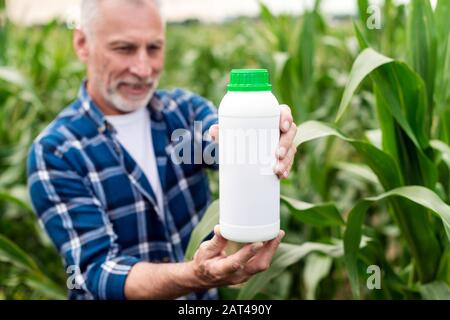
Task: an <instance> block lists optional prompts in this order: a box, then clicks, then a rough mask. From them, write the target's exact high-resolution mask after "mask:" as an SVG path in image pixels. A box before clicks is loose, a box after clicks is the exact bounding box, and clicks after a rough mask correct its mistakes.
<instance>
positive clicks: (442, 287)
mask: <svg viewBox="0 0 450 320" xmlns="http://www.w3.org/2000/svg"><path fill="white" fill-rule="evenodd" d="M420 293H421V294H422V297H423V298H424V299H426V300H450V287H449V286H448V285H447V284H446V283H445V282H443V281H435V282H432V283H427V284H424V285H422V286H421V287H420Z"/></svg>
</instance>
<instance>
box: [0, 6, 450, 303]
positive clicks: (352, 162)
mask: <svg viewBox="0 0 450 320" xmlns="http://www.w3.org/2000/svg"><path fill="white" fill-rule="evenodd" d="M449 2H450V1H446V0H440V1H428V0H419V1H417V0H412V1H393V0H385V1H382V0H380V1H368V0H346V1H338V0H328V1H326V0H323V1H319V0H317V1H307V0H305V1H302V0H266V1H256V0H255V1H252V0H228V1H220V0H214V1H213V0H189V1H181V0H162V1H161V3H162V6H163V13H164V16H165V17H166V19H167V20H168V28H167V58H166V68H165V72H164V74H163V78H162V80H161V83H160V87H161V88H175V87H183V88H186V89H189V90H192V91H194V92H197V93H199V94H200V95H202V96H204V97H206V98H208V99H210V100H211V101H212V102H213V103H215V104H216V105H218V103H219V102H220V99H221V98H222V97H223V95H224V93H225V87H226V83H227V81H228V73H229V71H230V70H231V69H232V68H267V69H269V70H270V73H271V80H272V83H273V85H274V93H275V95H276V96H277V98H278V100H279V102H280V103H286V104H288V105H290V106H291V108H292V110H293V114H294V118H295V121H296V123H297V124H302V123H304V122H305V121H308V120H317V121H321V122H323V123H332V122H334V120H335V117H336V115H337V111H338V108H339V105H340V103H341V99H342V96H343V93H344V90H345V88H346V85H347V84H348V83H349V81H351V80H352V79H353V77H352V73H351V70H352V66H353V64H354V63H355V60H356V59H357V57H358V55H359V54H360V53H361V52H362V50H363V49H364V48H365V47H371V48H372V49H373V50H376V51H377V52H379V53H381V54H383V55H385V56H388V57H391V58H393V59H395V61H398V62H399V64H400V63H404V68H405V69H407V70H406V71H408V72H409V71H410V73H405V74H408V75H410V74H414V75H417V78H414V77H415V76H414V77H413V78H414V79H413V80H414V81H417V82H411V83H412V84H411V87H413V88H416V89H417V88H419V89H417V90H419V91H420V90H422V89H423V96H426V97H427V99H426V100H427V105H426V107H427V110H428V111H427V112H428V114H429V115H430V116H431V118H432V119H431V120H430V121H431V124H430V126H429V127H427V134H426V138H427V139H429V140H430V141H431V140H432V139H434V140H439V142H440V143H442V144H443V146H442V145H441V148H440V150H441V152H442V154H443V155H442V154H441V153H439V152H433V151H431V149H430V147H429V145H428V143H425V144H424V145H422V147H423V150H422V149H421V150H419V151H420V152H419V151H418V152H419V153H420V155H422V154H424V155H425V156H426V157H428V158H429V159H430V163H432V169H429V170H430V172H425V173H424V175H425V176H427V175H428V174H429V175H430V176H431V175H433V176H436V177H437V178H436V179H435V180H436V181H434V183H432V184H431V185H429V184H428V182H427V180H426V179H425V180H424V181H422V180H420V179H419V180H415V181H411V182H408V181H406V182H404V184H415V185H417V184H419V185H423V186H426V187H429V188H430V190H432V191H433V192H435V193H436V194H438V195H439V198H440V199H441V201H443V202H444V203H448V202H449V195H450V192H449V190H450V189H449V176H450V174H449V169H448V164H449V163H450V160H448V159H449V158H448V157H450V153H449V154H445V151H448V150H447V149H446V147H448V141H449V134H448V129H449V127H450V116H449V114H450V113H449V112H448V109H449V107H450V103H449V101H450V100H449V99H450V94H449V91H450V90H449V85H448V83H449V80H448V75H449V74H450V67H449V64H450V57H449V50H448V44H449V43H450V41H449V39H450V38H449V28H450V27H449V23H448V22H447V20H448V17H449V14H450V8H449ZM79 3H80V1H78V0H65V1H62V0H53V1H52V0H45V1H44V0H41V1H31V0H10V1H5V0H0V299H65V298H66V277H67V274H66V273H65V272H64V267H63V264H62V261H61V259H60V257H59V255H58V253H57V251H56V250H55V248H54V247H53V246H52V244H51V243H50V241H49V239H48V238H47V236H46V235H45V233H44V232H43V231H42V229H41V227H40V225H39V224H38V223H37V219H36V218H35V216H34V214H33V212H32V209H31V208H30V202H29V200H28V195H27V191H26V167H25V159H26V155H27V151H28V148H29V146H30V144H31V142H32V141H33V139H34V138H35V137H36V136H37V135H38V134H39V132H41V131H42V130H43V129H44V128H45V126H46V125H48V124H49V123H50V122H51V121H52V120H53V119H54V117H55V116H56V115H57V114H58V113H59V112H60V111H61V110H62V109H63V108H64V107H65V106H67V105H68V104H69V103H70V102H71V101H73V100H74V98H75V96H76V93H77V91H78V88H79V85H80V82H81V80H82V79H83V77H84V67H83V65H82V64H81V63H80V62H79V61H77V59H76V57H75V55H74V52H73V50H72V44H71V41H72V38H71V37H72V30H73V28H74V27H75V26H76V25H77V22H78V14H79ZM411 35H412V36H411ZM368 63H369V61H368ZM424 66H425V67H424ZM424 68H425V69H426V70H427V71H426V72H425V71H424ZM430 70H431V71H430ZM388 71H389V70H386V72H388ZM394 71H395V72H397V71H398V70H394ZM394 71H393V72H394ZM403 71H405V70H403ZM406 71H405V72H406ZM398 72H400V71H398ZM430 72H431V73H430ZM353 76H354V74H353ZM405 77H406V76H405ZM405 77H404V78H399V79H400V80H398V81H400V82H401V83H403V82H402V81H413V80H408V79H409V78H408V79H407V80H405V79H406V78H405ZM411 77H412V76H411ZM374 79H375V75H374V78H371V79H367V80H366V81H364V82H362V83H361V84H360V85H359V90H358V91H357V94H356V95H354V96H353V98H352V99H351V101H350V108H349V109H348V111H347V113H346V115H345V118H344V119H343V120H342V121H341V122H340V123H339V125H338V127H339V129H340V130H341V131H342V132H343V133H345V134H347V135H349V136H352V137H357V138H361V139H363V140H364V141H372V142H373V143H374V145H376V146H378V147H380V148H382V147H381V146H380V144H381V142H380V139H381V138H380V137H381V135H382V133H383V132H384V131H383V130H385V129H386V127H387V126H383V125H382V124H383V123H387V122H386V121H388V120H386V119H380V114H379V113H378V114H377V110H378V112H379V111H380V110H381V109H380V106H379V105H380V102H379V96H378V98H377V92H376V87H377V86H379V87H380V88H381V89H382V86H381V83H378V84H377V83H376V82H375V80H374ZM380 79H381V80H379V81H384V83H387V84H389V86H390V82H389V81H394V80H392V78H386V79H387V80H383V79H384V78H382V77H381V78H380ZM430 79H432V80H430ZM361 80H362V79H361ZM398 81H397V82H396V83H398ZM430 81H431V82H432V83H431V82H430ZM358 84H359V83H358ZM390 87H391V86H390ZM393 87H394V84H393V85H392V88H393ZM422 87H424V88H422ZM381 89H380V90H381ZM386 90H389V89H386ZM417 90H416V91H417ZM411 91H414V90H412V89H411ZM416 91H414V92H411V94H410V97H411V99H412V100H413V101H414V100H415V98H414V97H416V96H415V95H414V94H416ZM420 92H422V91H420ZM397 93H398V92H397ZM406 95H407V93H403V91H402V93H401V96H402V97H403V98H405V97H406ZM400 100H402V99H399V101H400ZM409 102H411V101H409ZM402 106H403V112H406V113H408V111H405V110H406V109H405V108H410V109H408V110H410V111H409V112H410V113H408V114H410V115H411V114H414V112H415V111H414V110H416V108H418V107H417V106H416V105H415V104H414V102H413V104H411V103H409V104H408V103H406V104H405V105H402ZM400 109H401V108H400ZM400 109H399V110H400ZM399 112H400V111H399ZM393 118H395V119H399V118H398V117H395V116H394V117H393ZM411 118H413V117H409V118H408V119H411ZM391 120H392V119H391ZM447 123H448V124H449V125H447ZM394 125H396V124H394ZM394 125H393V126H394ZM399 128H400V127H399ZM401 128H403V127H401ZM401 128H400V129H399V130H398V132H400V131H401ZM413 132H414V128H413ZM399 137H400V138H399ZM399 137H397V138H398V139H406V138H404V137H403V136H401V135H399ZM402 137H403V138H402ZM396 141H397V142H398V144H397V146H398V147H399V150H400V149H401V150H403V151H404V152H405V154H406V155H405V157H403V158H401V157H399V158H396V161H397V164H398V167H399V169H398V170H399V175H401V176H405V177H407V176H408V175H412V173H411V172H416V171H415V170H416V169H415V168H407V169H402V168H403V167H406V166H403V165H402V163H403V164H404V163H411V161H412V160H411V161H409V160H408V157H409V156H411V154H413V153H414V152H415V151H411V150H416V149H414V147H409V146H408V144H407V143H409V140H396ZM427 141H428V140H427ZM408 148H411V149H408ZM405 150H406V151H405ZM422 151H423V152H422ZM399 152H400V151H399ZM446 156H447V158H446ZM446 159H447V162H446V161H445V160H446ZM402 161H403V162H402ZM430 166H431V165H430ZM430 168H431V167H430ZM406 170H411V171H409V172H408V171H406ZM379 178H380V175H379V173H378V172H376V174H375V173H374V171H373V167H372V166H371V163H369V162H367V159H365V157H364V156H362V155H361V154H359V153H358V152H356V151H355V149H354V148H352V146H350V145H349V144H348V143H346V142H343V141H341V140H339V139H334V138H328V139H323V140H319V141H315V142H311V143H308V144H306V145H305V146H302V147H301V148H300V149H299V152H298V154H297V159H296V164H295V166H294V169H293V173H292V175H291V177H290V178H289V179H288V180H286V181H283V182H282V194H283V195H285V196H286V197H289V198H290V199H295V200H297V201H299V202H297V203H295V202H293V201H290V202H289V201H284V202H283V206H282V228H283V229H285V230H287V235H286V237H285V240H284V241H285V242H287V243H290V244H292V245H298V246H300V245H302V244H305V243H319V244H323V245H327V246H332V248H334V249H336V250H337V251H336V250H334V249H333V250H334V251H330V252H329V254H327V252H326V251H327V250H309V251H307V253H305V254H300V255H298V258H295V259H291V260H292V261H290V260H289V259H288V260H289V261H290V262H289V263H286V264H285V265H283V266H282V267H281V268H278V269H277V270H276V272H273V273H272V274H270V273H269V274H267V275H266V276H265V275H263V276H262V277H266V279H267V281H265V282H261V283H262V284H263V285H261V286H260V287H258V289H257V290H256V289H255V290H253V292H251V293H249V291H245V292H244V293H242V292H243V291H242V290H240V288H224V289H222V290H221V295H222V297H223V298H236V297H241V298H242V297H246V298H255V297H256V298H262V299H349V298H352V297H353V296H354V294H352V290H351V286H350V282H349V276H348V272H347V268H346V261H345V259H344V257H343V248H342V246H343V245H342V243H343V237H344V230H345V225H343V224H342V223H341V220H345V221H346V219H347V215H348V212H349V210H350V209H351V208H352V207H353V206H354V205H355V203H357V202H358V201H359V200H360V199H362V198H364V197H367V196H371V195H376V194H380V193H381V192H383V191H386V189H389V188H387V187H386V185H384V184H383V183H382V182H381V183H380V181H379ZM406 180H407V179H406ZM413 182H414V183H413ZM211 189H212V191H213V193H214V197H215V198H217V197H218V184H217V176H216V174H215V173H211ZM305 204H310V205H311V206H312V208H313V210H312V211H311V212H306V213H309V214H311V213H312V214H317V215H319V216H322V217H325V220H323V221H322V220H320V218H319V220H314V219H313V221H311V219H308V217H306V218H305V215H304V214H305ZM394 207H395V206H394ZM396 210H397V211H396ZM398 210H400V211H401V212H407V211H408V210H410V211H411V212H413V211H414V210H418V209H417V208H415V207H411V206H409V207H408V206H407V205H404V206H403V207H395V208H394V209H392V208H391V206H390V204H386V203H383V202H380V203H377V204H375V205H374V206H373V207H371V208H370V209H369V210H368V213H367V215H366V216H365V219H364V227H363V234H364V237H366V238H367V239H370V241H368V243H369V244H368V245H367V246H365V247H364V248H363V249H362V250H361V251H362V253H361V255H360V257H359V260H358V264H357V268H358V270H359V272H358V273H357V274H359V278H360V280H361V283H362V284H363V285H365V283H366V280H367V272H366V269H367V266H369V265H373V264H376V265H379V266H381V269H382V286H381V289H375V290H371V289H370V288H367V287H366V288H362V290H361V295H362V298H365V299H421V298H449V299H450V290H449V287H448V284H449V283H450V255H449V250H448V243H449V242H448V239H446V238H445V232H444V228H443V225H442V222H441V220H439V219H438V218H436V217H435V216H433V215H432V214H431V213H430V212H429V209H424V210H425V211H424V212H422V211H420V210H418V212H419V211H420V212H419V213H418V214H423V215H424V216H425V215H426V217H427V219H429V222H430V225H432V230H431V231H430V232H431V233H430V235H429V238H427V236H428V233H423V236H421V237H420V239H415V238H414V235H411V228H414V224H413V223H411V224H408V223H404V222H405V221H404V220H400V221H399V220H398V219H397V218H398V215H396V213H395V212H394V211H396V212H397V213H398ZM408 212H409V211H408ZM333 214H337V215H338V216H339V217H340V218H339V219H341V220H339V219H338V220H339V221H338V222H337V223H336V220H332V219H329V217H330V216H332V215H333ZM399 214H400V213H399ZM429 216H430V217H429ZM327 219H328V220H327ZM412 219H414V218H412ZM333 221H334V222H333ZM408 228H409V229H408ZM408 231H409V232H410V233H408ZM414 232H417V233H420V232H421V231H420V230H412V233H414ZM427 232H428V231H427ZM418 244H419V245H418ZM420 245H422V246H427V248H429V250H428V251H429V252H428V254H431V253H433V254H434V253H435V254H434V256H433V257H431V258H430V257H425V256H421V255H420V250H419V251H418V250H416V249H417V247H420ZM302 248H305V247H302ZM327 248H330V247H327ZM433 250H435V252H434V251H433ZM286 252H287V253H288V256H291V257H293V255H289V252H290V251H289V250H288V251H286ZM302 252H303V251H302ZM418 252H419V253H418ZM427 259H428V260H427ZM430 259H431V260H430ZM425 260H427V261H431V262H430V263H429V265H425V264H426V263H425V262H424V261H425ZM422 264H423V265H422ZM275 267H276V266H275ZM357 277H358V275H357Z"/></svg>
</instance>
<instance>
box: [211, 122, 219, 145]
mask: <svg viewBox="0 0 450 320" xmlns="http://www.w3.org/2000/svg"><path fill="white" fill-rule="evenodd" d="M209 135H210V136H211V138H212V139H213V140H214V141H216V142H217V141H219V125H218V124H214V125H212V126H211V127H210V128H209Z"/></svg>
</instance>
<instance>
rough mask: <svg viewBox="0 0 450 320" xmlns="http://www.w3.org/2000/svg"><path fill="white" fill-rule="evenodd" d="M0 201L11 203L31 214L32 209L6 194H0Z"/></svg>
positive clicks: (23, 202)
mask: <svg viewBox="0 0 450 320" xmlns="http://www.w3.org/2000/svg"><path fill="white" fill-rule="evenodd" d="M0 201H5V202H11V203H14V204H15V205H17V206H19V207H20V208H22V209H24V210H26V211H27V212H29V213H33V209H32V208H31V207H30V206H29V204H28V203H26V202H25V201H23V200H21V199H19V198H17V197H15V196H13V195H12V194H10V193H8V192H0Z"/></svg>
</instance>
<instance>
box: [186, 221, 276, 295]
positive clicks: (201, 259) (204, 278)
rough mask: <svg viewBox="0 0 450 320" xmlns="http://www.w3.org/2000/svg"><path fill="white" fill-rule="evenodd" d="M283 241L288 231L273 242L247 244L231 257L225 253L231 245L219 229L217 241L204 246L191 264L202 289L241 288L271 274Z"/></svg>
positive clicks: (216, 234)
mask: <svg viewBox="0 0 450 320" xmlns="http://www.w3.org/2000/svg"><path fill="white" fill-rule="evenodd" d="M283 237H284V231H283V230H280V232H279V234H278V236H277V237H276V238H275V239H273V240H270V241H267V242H265V243H262V242H255V243H250V244H246V245H245V246H244V247H242V248H241V249H240V250H239V251H237V252H235V253H233V254H231V255H228V256H227V255H226V253H225V250H224V249H225V246H226V245H227V243H228V241H227V240H226V239H225V238H224V237H222V235H221V234H220V229H219V226H218V225H216V226H215V228H214V237H213V238H212V239H211V240H209V241H205V242H203V243H202V244H201V245H200V248H199V249H198V250H197V252H196V253H195V255H194V259H193V261H192V262H191V264H192V267H193V271H194V274H195V277H196V279H197V280H198V281H199V285H200V287H203V288H216V287H221V286H225V285H235V284H240V283H243V282H245V281H247V280H248V279H249V278H250V277H251V276H253V275H254V274H256V273H258V272H262V271H265V270H267V269H268V268H269V266H270V262H271V260H272V257H273V255H274V254H275V251H276V250H277V248H278V246H279V244H280V242H281V239H282V238H283Z"/></svg>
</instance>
